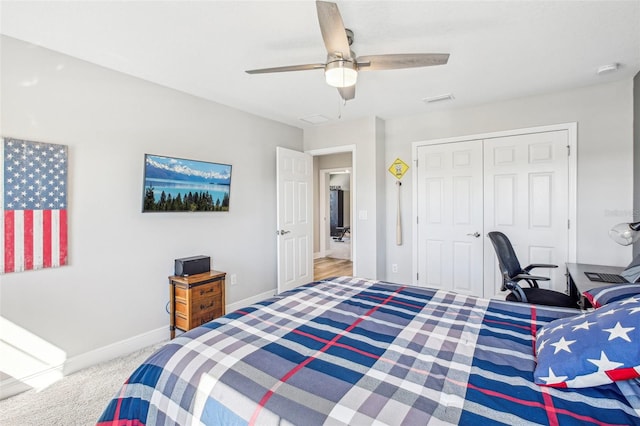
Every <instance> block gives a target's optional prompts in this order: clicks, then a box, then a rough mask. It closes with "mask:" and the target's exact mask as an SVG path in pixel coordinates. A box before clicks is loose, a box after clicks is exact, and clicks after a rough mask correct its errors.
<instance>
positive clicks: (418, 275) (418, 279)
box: [416, 272, 420, 281]
mask: <svg viewBox="0 0 640 426" xmlns="http://www.w3.org/2000/svg"><path fill="white" fill-rule="evenodd" d="M416 281H420V274H419V273H418V272H416Z"/></svg>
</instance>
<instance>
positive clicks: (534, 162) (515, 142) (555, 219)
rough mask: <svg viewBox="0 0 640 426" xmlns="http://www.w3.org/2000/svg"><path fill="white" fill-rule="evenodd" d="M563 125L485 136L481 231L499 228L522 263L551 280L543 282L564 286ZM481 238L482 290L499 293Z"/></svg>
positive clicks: (566, 185) (490, 254) (497, 276)
mask: <svg viewBox="0 0 640 426" xmlns="http://www.w3.org/2000/svg"><path fill="white" fill-rule="evenodd" d="M567 145H568V134H567V131H565V130H561V131H553V132H543V133H531V134H526V135H518V136H508V137H500V138H494V139H486V140H485V141H484V182H485V184H484V196H485V210H484V211H485V214H484V231H485V235H486V233H487V232H489V231H500V232H503V233H504V234H506V235H507V236H508V237H509V239H510V240H511V242H512V244H513V246H514V248H515V251H516V254H517V256H518V259H519V260H520V263H521V264H522V266H523V267H525V266H527V265H528V264H530V263H552V264H556V265H558V266H559V267H558V268H557V269H534V270H533V273H534V274H535V275H544V276H548V277H550V278H551V280H550V281H547V282H546V284H545V282H541V283H540V284H541V287H542V286H546V287H547V288H549V286H552V287H553V289H554V290H559V291H563V290H564V289H565V279H564V276H563V274H564V272H565V268H564V264H565V262H567V258H568V244H569V241H568V239H569V233H568V218H569V205H568V198H569V194H568V191H569V181H568V179H569V174H568V167H569V160H568V150H567ZM484 240H485V251H486V254H487V255H486V256H485V268H484V269H485V280H484V281H485V289H484V296H485V297H492V296H494V295H497V294H499V290H500V283H501V282H502V280H501V276H500V271H499V269H498V263H497V259H496V256H495V251H494V249H493V246H492V245H491V241H489V239H488V238H484Z"/></svg>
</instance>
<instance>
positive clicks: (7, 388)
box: [0, 326, 169, 399]
mask: <svg viewBox="0 0 640 426" xmlns="http://www.w3.org/2000/svg"><path fill="white" fill-rule="evenodd" d="M168 338H169V327H168V326H166V327H162V328H158V329H156V330H151V331H148V332H146V333H142V334H139V335H137V336H134V337H130V338H128V339H125V340H122V341H120V342H116V343H112V344H110V345H107V346H103V347H102V348H98V349H94V350H91V351H89V352H85V353H83V354H80V355H76V356H73V357H71V358H68V359H67V360H65V362H64V363H62V364H60V365H56V366H52V367H49V368H47V369H45V370H41V371H37V372H35V373H33V374H30V375H28V376H26V377H21V378H13V377H11V378H9V379H5V380H3V381H1V382H0V399H5V398H8V397H10V396H13V395H17V394H19V393H22V392H25V391H27V390H29V389H32V387H31V386H29V385H27V383H54V382H55V381H57V380H59V379H60V378H61V377H64V376H68V375H69V374H73V373H75V372H77V371H80V370H83V369H85V368H87V367H91V366H93V365H96V364H99V363H101V362H105V361H110V360H112V359H114V358H117V357H119V356H123V355H127V354H130V353H132V352H135V351H137V350H140V349H143V348H146V347H148V346H151V345H154V344H157V343H160V342H162V341H164V340H167V339H168Z"/></svg>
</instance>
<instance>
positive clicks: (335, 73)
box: [324, 59, 358, 87]
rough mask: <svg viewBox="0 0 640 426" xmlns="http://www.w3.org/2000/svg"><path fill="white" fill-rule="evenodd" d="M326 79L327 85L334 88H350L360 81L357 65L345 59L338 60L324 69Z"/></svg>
mask: <svg viewBox="0 0 640 426" xmlns="http://www.w3.org/2000/svg"><path fill="white" fill-rule="evenodd" d="M324 77H325V79H326V80H327V84H328V85H329V86H333V87H350V86H353V85H354V84H356V81H357V80H358V70H356V64H355V63H353V62H351V61H347V60H344V59H338V60H335V61H332V62H329V63H327V66H326V67H325V69H324Z"/></svg>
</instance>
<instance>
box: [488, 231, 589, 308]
mask: <svg viewBox="0 0 640 426" xmlns="http://www.w3.org/2000/svg"><path fill="white" fill-rule="evenodd" d="M487 236H488V237H489V239H490V240H491V243H493V248H494V249H495V250H496V255H497V256H498V263H499V265H500V271H501V272H502V288H501V290H502V291H505V290H510V291H511V293H509V294H508V295H507V298H506V299H507V300H510V301H512V302H523V303H533V304H536V305H547V306H563V307H567V308H576V309H578V301H577V300H575V299H574V298H572V297H570V296H568V295H566V294H564V293H560V292H559V291H554V290H547V289H546V288H540V286H538V281H548V280H549V278H547V277H541V276H536V275H531V273H530V271H531V270H532V269H534V268H557V267H558V265H548V264H542V263H534V264H532V265H529V266H527V267H526V268H524V269H523V268H522V267H521V266H520V262H519V261H518V257H517V256H516V252H515V251H514V250H513V246H512V245H511V241H509V238H507V236H506V235H504V234H503V233H502V232H497V231H493V232H489V234H487ZM521 281H525V282H527V284H529V287H524V288H523V287H521V286H520V284H519V282H521Z"/></svg>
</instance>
